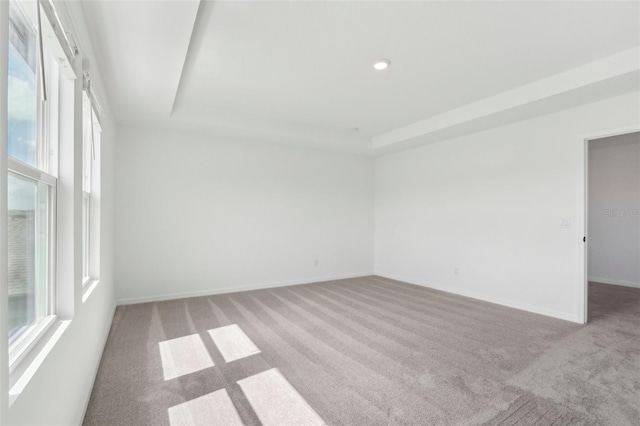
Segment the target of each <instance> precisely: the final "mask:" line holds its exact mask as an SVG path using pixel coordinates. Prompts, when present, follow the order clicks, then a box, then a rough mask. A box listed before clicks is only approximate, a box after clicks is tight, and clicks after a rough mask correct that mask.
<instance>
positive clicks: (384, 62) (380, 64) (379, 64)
mask: <svg viewBox="0 0 640 426" xmlns="http://www.w3.org/2000/svg"><path fill="white" fill-rule="evenodd" d="M389 65H391V61H390V60H388V59H380V60H379V61H376V63H375V64H373V68H375V69H377V70H378V71H382V70H385V69H387V67H389Z"/></svg>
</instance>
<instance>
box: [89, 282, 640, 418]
mask: <svg viewBox="0 0 640 426" xmlns="http://www.w3.org/2000/svg"><path fill="white" fill-rule="evenodd" d="M590 295H591V297H590V311H591V323H590V324H589V325H587V326H580V325H577V324H572V323H569V322H565V321H561V320H556V319H552V318H547V317H544V316H540V315H535V314H530V313H527V312H523V311H518V310H515V309H510V308H506V307H502V306H498V305H493V304H490V303H484V302H480V301H477V300H474V299H469V298H465V297H460V296H455V295H451V294H448V293H444V292H439V291H434V290H429V289H426V288H422V287H417V286H413V285H409V284H406V283H402V282H398V281H393V280H389V279H385V278H380V277H375V276H372V277H367V278H358V279H349V280H340V281H332V282H326V283H317V284H307V285H300V286H291V287H283V288H277V289H272V290H258V291H250V292H243V293H232V294H225V295H218V296H211V297H198V298H190V299H182V300H174V301H168V302H158V303H147V304H140V305H131V306H123V307H119V308H118V310H117V312H116V316H115V318H114V324H113V326H112V329H111V333H110V336H109V340H108V342H107V345H106V348H105V352H104V356H103V359H102V362H101V365H100V369H99V372H98V376H97V379H96V383H95V386H94V389H93V393H92V395H91V400H90V403H89V407H88V410H87V414H86V417H85V424H87V425H93V424H101V425H168V424H170V420H169V419H170V418H171V419H172V420H173V422H174V424H173V426H177V424H178V423H180V422H189V421H193V422H194V423H196V424H215V423H216V421H213V420H211V422H209V421H206V420H203V419H209V418H210V419H214V418H216V419H228V420H224V421H221V420H218V421H217V424H221V423H228V424H235V422H236V421H237V419H238V418H239V419H240V421H241V422H242V423H244V424H245V425H259V424H261V423H264V424H265V425H266V426H270V425H271V424H287V423H288V424H296V423H298V424H317V423H315V422H316V420H318V421H322V422H324V423H325V424H329V425H473V424H490V425H525V424H526V425H533V424H537V425H573V424H601V425H638V424H640V289H629V288H624V287H616V286H607V285H602V284H592V285H591V286H590ZM234 324H235V325H236V326H234V327H225V326H231V325H234ZM212 330H213V331H212ZM214 338H215V339H216V340H215V342H214ZM174 339H176V340H174ZM161 348H162V349H161ZM263 377H265V378H268V379H269V380H270V381H264V380H263V379H262V378H263ZM165 379H166V380H165ZM238 382H240V384H239V383H238ZM267 383H269V384H268V386H267V385H266V384H267ZM265 386H266V388H265ZM207 401H218V402H216V403H208V402H207ZM207 410H209V411H207ZM211 410H213V411H211ZM296 416H297V417H296ZM176 419H177V420H176ZM296 419H298V420H297V421H296ZM274 422H275V423H274Z"/></svg>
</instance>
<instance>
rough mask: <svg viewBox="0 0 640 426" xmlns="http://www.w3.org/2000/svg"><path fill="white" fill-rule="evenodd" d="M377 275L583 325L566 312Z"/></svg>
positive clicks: (396, 277)
mask: <svg viewBox="0 0 640 426" xmlns="http://www.w3.org/2000/svg"><path fill="white" fill-rule="evenodd" d="M376 275H377V276H379V277H382V278H388V279H390V280H396V281H402V282H405V283H408V284H413V285H417V286H420V287H426V288H430V289H433V290H439V291H444V292H446V293H451V294H456V295H458V296H464V297H470V298H472V299H477V300H482V301H483V302H489V303H495V304H497V305H502V306H506V307H508V308H514V309H519V310H521V311H527V312H532V313H534V314H539V315H544V316H547V317H552V318H558V319H561V320H565V321H571V322H575V323H578V324H582V321H580V320H579V319H578V317H577V316H576V315H571V314H568V313H566V312H559V311H554V310H551V309H546V308H541V307H539V306H533V305H529V304H526V303H519V302H514V301H511V300H506V299H502V298H499V297H491V296H485V295H483V294H479V293H475V292H471V291H464V290H458V289H453V288H451V287H447V286H443V285H440V284H433V283H421V282H418V281H416V280H412V279H407V278H404V277H398V276H396V275H393V274H385V273H380V272H376Z"/></svg>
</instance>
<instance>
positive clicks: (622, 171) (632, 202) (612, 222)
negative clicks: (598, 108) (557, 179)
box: [588, 132, 640, 287]
mask: <svg viewBox="0 0 640 426" xmlns="http://www.w3.org/2000/svg"><path fill="white" fill-rule="evenodd" d="M588 229H589V233H588V235H589V245H588V248H589V280H590V281H597V282H604V283H608V284H621V285H628V286H635V287H640V133H638V132H636V133H629V134H625V135H618V136H613V137H609V138H603V139H596V140H593V141H590V142H589V228H588Z"/></svg>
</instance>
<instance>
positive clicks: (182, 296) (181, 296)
mask: <svg viewBox="0 0 640 426" xmlns="http://www.w3.org/2000/svg"><path fill="white" fill-rule="evenodd" d="M370 275H373V272H360V273H357V274H345V275H334V276H325V277H320V278H313V279H309V280H303V281H283V282H277V283H270V284H256V285H245V286H238V287H224V288H216V289H207V290H199V291H187V292H184V293H169V294H159V295H154V296H143V297H132V298H127V299H119V300H118V306H120V305H133V304H136V303H149V302H162V301H164V300H174V299H186V298H189V297H199V296H213V295H216V294H225V293H237V292H239V291H249V290H263V289H266V288H277V287H287V286H290V285H299V284H313V283H319V282H324V281H333V280H344V279H348V278H360V277H368V276H370Z"/></svg>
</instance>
